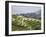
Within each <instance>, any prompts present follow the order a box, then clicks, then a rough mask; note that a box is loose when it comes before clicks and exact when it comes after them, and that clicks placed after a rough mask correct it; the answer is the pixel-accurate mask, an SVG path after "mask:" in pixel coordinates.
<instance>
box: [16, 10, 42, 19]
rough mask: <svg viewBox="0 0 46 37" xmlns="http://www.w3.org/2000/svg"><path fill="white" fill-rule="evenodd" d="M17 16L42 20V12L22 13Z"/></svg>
mask: <svg viewBox="0 0 46 37" xmlns="http://www.w3.org/2000/svg"><path fill="white" fill-rule="evenodd" d="M16 15H17V16H25V17H27V18H36V19H41V10H39V11H37V12H34V13H33V12H32V13H26V14H24V13H21V14H16Z"/></svg>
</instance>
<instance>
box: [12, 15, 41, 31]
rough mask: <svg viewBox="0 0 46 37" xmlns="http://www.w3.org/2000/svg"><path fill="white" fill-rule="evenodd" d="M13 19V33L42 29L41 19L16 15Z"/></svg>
mask: <svg viewBox="0 0 46 37" xmlns="http://www.w3.org/2000/svg"><path fill="white" fill-rule="evenodd" d="M12 18H13V19H12V31H21V30H40V29H41V21H40V20H39V19H34V18H27V17H25V16H15V15H13V16H12Z"/></svg>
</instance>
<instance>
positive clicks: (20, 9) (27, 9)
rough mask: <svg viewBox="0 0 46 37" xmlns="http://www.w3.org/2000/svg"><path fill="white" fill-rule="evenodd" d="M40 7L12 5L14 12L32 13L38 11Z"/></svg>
mask: <svg viewBox="0 0 46 37" xmlns="http://www.w3.org/2000/svg"><path fill="white" fill-rule="evenodd" d="M40 9H41V8H40V7H36V6H17V5H12V6H11V12H12V14H21V13H23V14H26V13H32V12H36V11H38V10H40Z"/></svg>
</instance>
